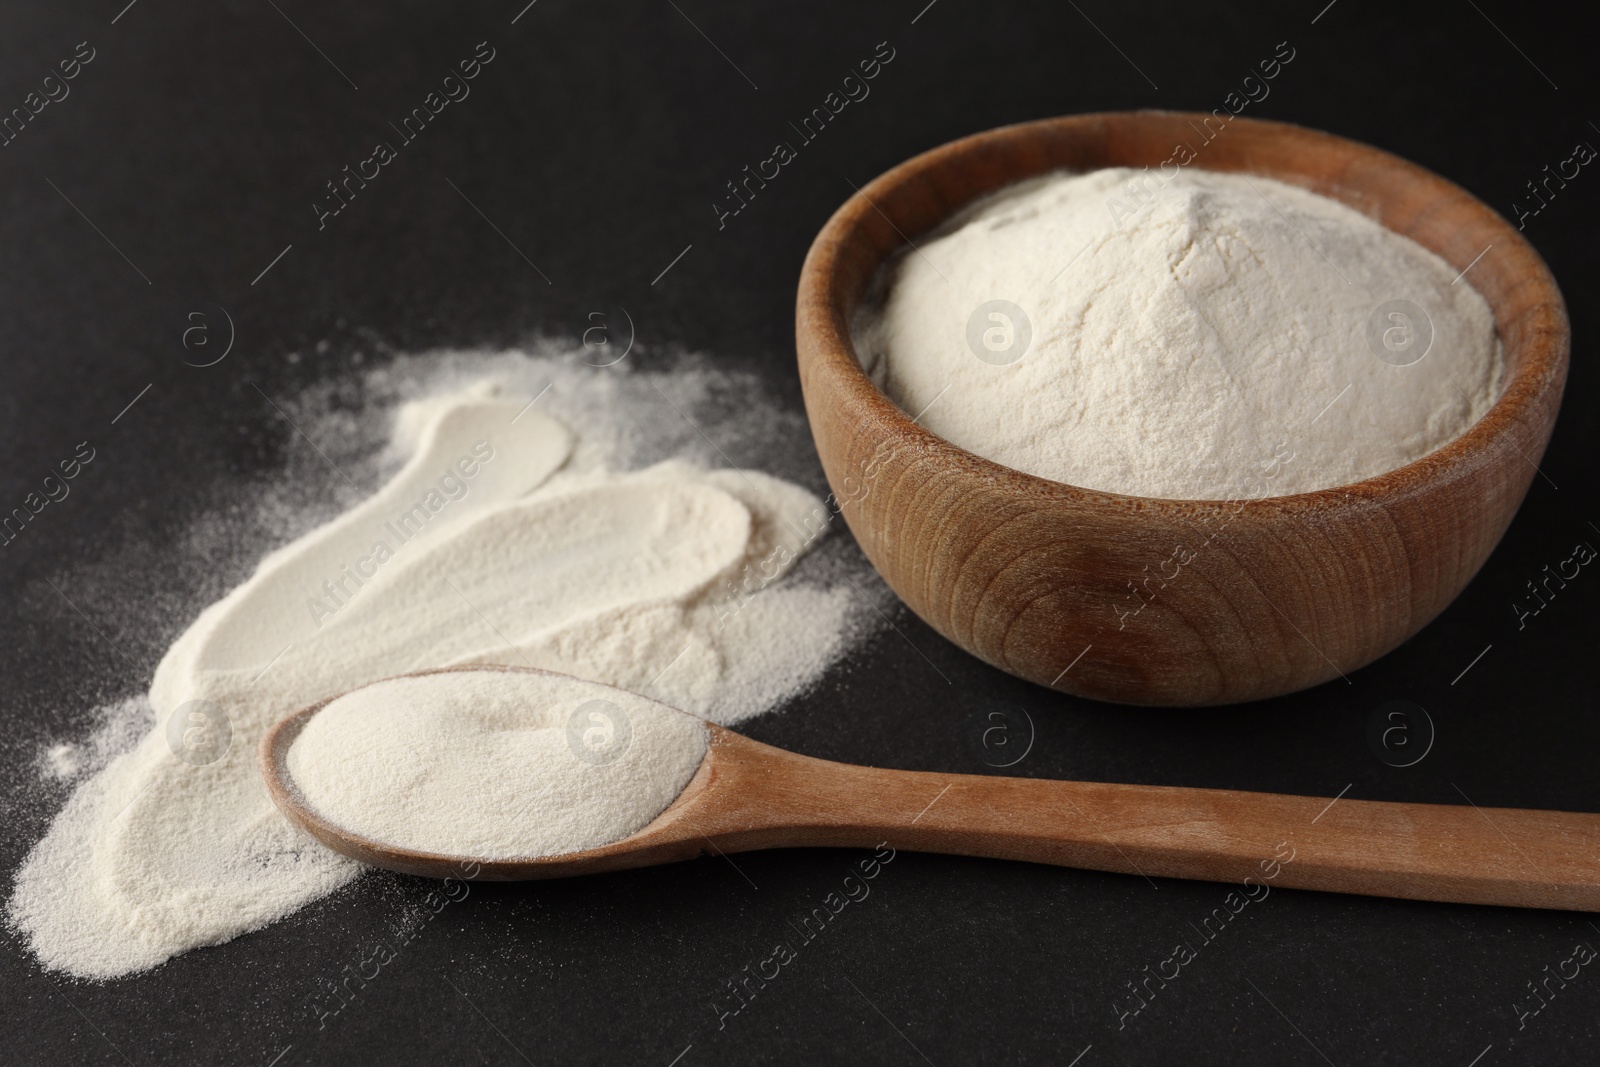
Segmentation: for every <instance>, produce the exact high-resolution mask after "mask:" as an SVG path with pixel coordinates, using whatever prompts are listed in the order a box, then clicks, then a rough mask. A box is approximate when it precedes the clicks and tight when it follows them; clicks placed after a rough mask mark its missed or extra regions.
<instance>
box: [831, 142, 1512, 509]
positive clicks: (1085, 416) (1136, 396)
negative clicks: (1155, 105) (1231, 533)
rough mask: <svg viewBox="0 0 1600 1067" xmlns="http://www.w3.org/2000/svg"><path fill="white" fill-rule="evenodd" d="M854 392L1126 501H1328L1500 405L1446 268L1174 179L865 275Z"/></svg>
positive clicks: (979, 234) (1148, 182)
mask: <svg viewBox="0 0 1600 1067" xmlns="http://www.w3.org/2000/svg"><path fill="white" fill-rule="evenodd" d="M869 295H870V296H871V299H869V300H868V301H867V302H866V303H865V304H864V305H863V309H862V312H861V314H860V315H859V316H858V319H857V322H856V323H855V337H856V348H857V351H858V352H859V353H860V355H861V359H862V362H863V364H864V365H865V367H866V368H867V370H868V372H869V373H870V374H872V375H873V377H874V379H875V380H876V381H877V382H878V384H879V385H880V387H881V388H883V389H884V390H885V392H887V394H888V395H889V396H890V397H891V398H892V399H893V400H894V401H895V402H896V403H897V404H899V406H900V407H901V408H903V409H904V410H905V411H907V412H908V413H910V414H912V415H917V414H919V413H920V414H921V422H922V424H923V425H925V426H926V427H927V428H928V429H930V430H931V431H933V432H934V433H936V434H939V435H940V436H942V437H944V438H945V439H947V440H949V441H951V442H953V443H955V444H957V445H960V446H961V447H963V448H965V449H967V450H968V451H971V452H974V453H976V454H978V455H980V456H983V457H985V458H988V459H991V460H994V461H996V462H998V463H1002V464H1005V465H1006V466H1009V467H1013V468H1015V469H1017V470H1021V471H1025V472H1027V473H1029V474H1035V475H1039V476H1041V477H1044V478H1050V479H1053V480H1055V481H1060V482H1067V483H1069V484H1073V485H1079V486H1083V487H1086V488H1091V489H1100V490H1106V491H1111V492H1118V493H1127V494H1132V495H1137V496H1150V497H1166V498H1179V499H1228V498H1236V497H1241V496H1245V495H1256V496H1261V495H1273V496H1278V495H1285V494H1289V493H1296V492H1307V491H1310V490H1314V489H1321V488H1326V487H1330V486H1337V485H1343V484H1348V483H1350V482H1354V481H1358V480H1360V479H1363V478H1368V477H1371V476H1374V475H1377V474H1380V473H1383V472H1385V471H1388V470H1392V469H1394V468H1396V467H1400V466H1403V465H1404V464H1406V463H1408V462H1410V461H1412V460H1414V459H1417V458H1419V457H1421V456H1423V455H1425V454H1427V453H1428V452H1431V451H1433V450H1434V449H1436V448H1438V447H1439V446H1440V445H1442V444H1444V443H1446V442H1447V441H1449V440H1451V439H1452V438H1454V437H1457V436H1459V435H1460V434H1461V433H1462V432H1463V431H1464V430H1465V429H1467V427H1469V426H1470V425H1472V423H1474V422H1476V421H1477V420H1478V419H1479V418H1480V417H1482V416H1483V414H1484V413H1485V412H1487V411H1488V409H1489V407H1490V405H1491V404H1493V402H1494V400H1495V398H1496V397H1497V396H1498V394H1499V389H1500V380H1501V362H1502V360H1501V356H1500V347H1499V342H1498V340H1497V339H1496V336H1495V329H1494V321H1493V317H1492V315H1491V313H1490V311H1489V307H1488V305H1487V304H1486V303H1485V301H1484V300H1483V298H1482V296H1480V295H1479V294H1478V293H1477V292H1476V291H1474V290H1473V289H1472V287H1471V285H1470V284H1469V282H1468V280H1466V279H1462V278H1461V277H1460V272H1458V271H1456V270H1455V269H1453V268H1452V267H1450V265H1449V264H1447V263H1445V262H1444V260H1442V259H1440V258H1439V257H1438V256H1436V255H1434V254H1433V253H1432V252H1429V251H1428V250H1426V249H1424V248H1423V247H1421V246H1420V245H1418V244H1416V243H1415V242H1413V241H1411V240H1410V239H1408V238H1406V237H1402V236H1400V235H1399V234H1397V233H1394V232H1393V231H1391V230H1388V229H1386V228H1384V227H1383V226H1382V225H1380V224H1379V223H1377V222H1375V221H1374V220H1372V219H1369V218H1367V217H1366V216H1364V215H1362V214H1360V213H1358V212H1356V211H1354V210H1352V209H1351V208H1349V207H1346V206H1344V205H1343V204H1340V203H1337V202H1335V201H1333V200H1331V199H1328V198H1326V197H1322V196H1319V195H1317V194H1314V193H1311V192H1308V191H1306V190H1303V189H1299V188H1296V187H1294V186H1290V185H1286V184H1284V183H1281V182H1278V181H1274V180H1271V179H1268V178H1261V177H1252V176H1246V175H1238V174H1224V173H1216V172H1206V171H1196V170H1193V169H1189V170H1183V171H1180V172H1177V173H1176V174H1173V175H1165V174H1160V173H1158V172H1154V171H1151V172H1138V171H1131V170H1125V169H1111V170H1102V171H1095V172H1092V173H1088V174H1082V175H1070V174H1055V175H1051V176H1048V177H1045V178H1041V179H1036V180H1033V181H1029V182H1024V183H1021V184H1018V185H1016V186H1012V187H1010V188H1008V189H1005V190H1002V191H1001V192H1000V193H998V194H996V195H995V196H993V197H990V198H988V199H986V200H984V201H982V202H980V203H978V204H976V205H974V206H973V207H972V208H970V209H969V210H968V211H966V212H964V213H962V214H961V215H960V216H959V217H958V218H957V219H955V220H953V222H952V223H951V224H950V225H948V226H947V227H945V228H944V229H943V230H942V231H941V233H940V234H939V235H937V236H936V237H935V238H934V239H931V240H927V241H925V242H922V243H920V245H919V246H918V247H917V248H915V249H911V250H908V252H907V253H906V254H904V255H901V256H899V257H897V258H896V259H894V260H892V261H891V262H890V263H889V264H887V265H886V266H885V268H884V269H883V271H881V272H880V275H879V278H878V279H877V282H876V287H875V292H874V293H873V294H869Z"/></svg>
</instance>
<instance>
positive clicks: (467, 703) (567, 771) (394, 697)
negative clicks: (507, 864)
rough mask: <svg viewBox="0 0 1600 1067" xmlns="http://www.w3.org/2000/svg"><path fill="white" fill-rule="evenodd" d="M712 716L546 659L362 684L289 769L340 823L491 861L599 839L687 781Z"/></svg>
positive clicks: (295, 754)
mask: <svg viewBox="0 0 1600 1067" xmlns="http://www.w3.org/2000/svg"><path fill="white" fill-rule="evenodd" d="M705 752H706V729H705V724H704V723H703V722H702V721H701V720H699V719H696V718H694V717H693V716H690V715H686V714H684V713H683V712H680V711H677V710H675V709H673V708H670V707H667V706H666V705H664V704H659V703H657V702H655V701H653V700H647V699H645V698H644V697H640V696H636V695H634V694H632V693H628V692H624V691H623V690H620V689H613V688H610V687H608V686H603V685H596V684H594V683H593V682H582V681H579V680H577V679H575V678H567V677H563V676H562V675H556V674H546V673H543V672H540V673H532V672H513V671H466V672H450V673H445V674H432V675H426V676H423V677H418V678H400V679H394V680H391V681H386V682H379V683H377V684H376V685H372V686H368V687H367V688H365V689H359V690H357V691H356V692H354V693H351V694H349V695H348V696H343V697H340V698H339V699H338V700H335V701H333V702H332V703H330V704H329V705H328V706H327V707H325V708H323V709H322V710H321V711H319V712H317V714H316V715H314V716H313V717H312V718H311V721H310V722H309V723H307V724H306V726H305V727H304V728H303V729H302V730H301V732H300V735H299V737H297V738H295V741H294V744H293V745H291V746H290V748H289V755H288V760H287V765H288V772H289V777H290V779H291V780H292V781H293V784H294V787H295V788H297V789H298V790H299V792H300V794H301V796H302V798H303V799H304V801H305V802H306V803H307V804H308V805H309V807H310V808H311V809H312V810H313V811H315V812H317V813H318V814H319V815H321V816H322V817H323V818H325V819H327V820H328V821H329V822H332V823H333V824H334V825H335V826H339V827H341V828H343V829H346V830H349V831H352V832H354V833H356V834H359V835H361V836H362V837H366V838H368V839H369V840H373V841H377V842H380V843H382V844H387V845H394V846H398V847H401V848H409V849H413V850H416V851H421V852H432V853H436V854H440V855H447V856H463V857H468V858H471V859H478V860H496V859H517V858H532V857H536V856H551V855H557V854H559V853H563V852H576V851H579V850H581V849H586V848H597V847H599V846H600V845H605V844H609V843H611V842H612V841H617V840H620V839H622V838H624V837H627V836H628V835H629V834H631V833H633V832H634V831H636V830H640V829H643V828H644V827H645V826H646V825H648V824H649V822H650V821H651V820H652V819H654V818H655V817H656V816H657V815H659V814H660V813H661V812H662V811H663V810H664V809H665V808H666V807H667V805H669V804H671V803H672V801H673V800H674V799H675V798H676V797H677V796H678V794H679V793H681V792H682V791H683V787H684V786H685V785H687V784H688V782H689V779H690V778H692V777H693V776H694V773H695V771H696V769H698V768H699V766H700V761H701V760H702V759H703V758H704V757H705Z"/></svg>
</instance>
